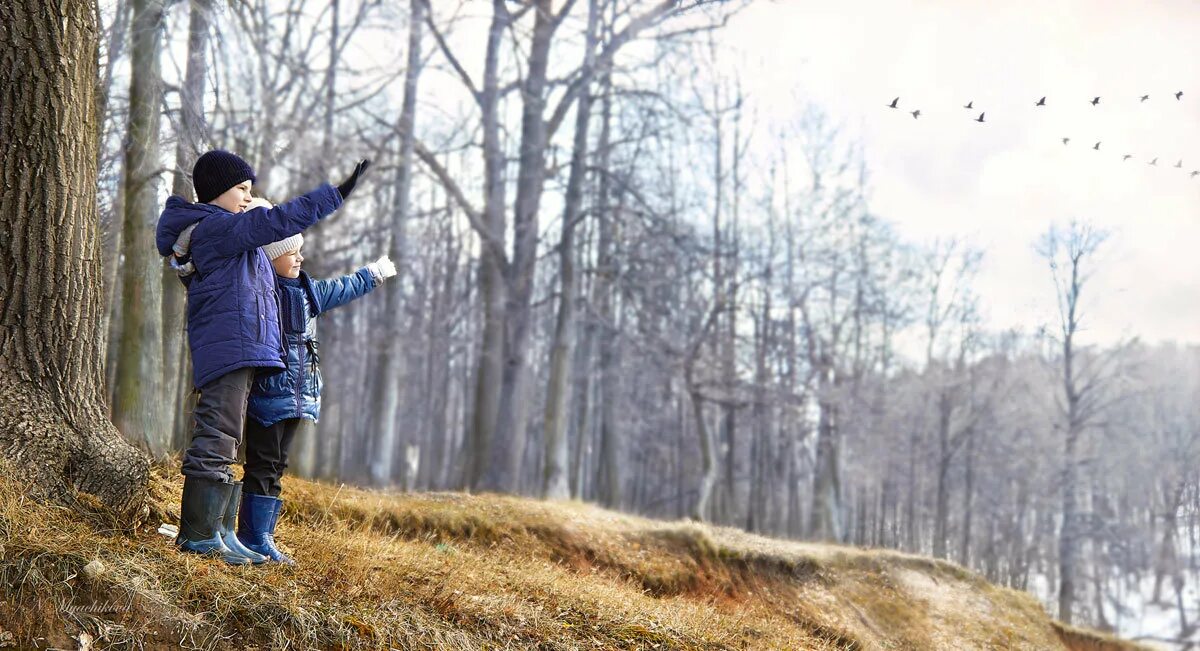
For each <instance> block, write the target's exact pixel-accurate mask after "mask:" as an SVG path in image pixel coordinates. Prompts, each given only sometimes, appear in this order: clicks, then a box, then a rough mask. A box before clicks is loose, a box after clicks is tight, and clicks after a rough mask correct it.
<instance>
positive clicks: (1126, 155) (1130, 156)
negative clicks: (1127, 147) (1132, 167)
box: [1121, 154, 1133, 163]
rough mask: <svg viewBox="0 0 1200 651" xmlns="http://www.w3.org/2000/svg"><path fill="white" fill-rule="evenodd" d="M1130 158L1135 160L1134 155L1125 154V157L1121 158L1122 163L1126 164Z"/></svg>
mask: <svg viewBox="0 0 1200 651" xmlns="http://www.w3.org/2000/svg"><path fill="white" fill-rule="evenodd" d="M1130 158H1133V154H1125V155H1124V156H1122V157H1121V162H1122V163H1124V162H1125V161H1127V160H1129V159H1130Z"/></svg>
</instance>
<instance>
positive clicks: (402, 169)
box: [368, 0, 425, 486]
mask: <svg viewBox="0 0 1200 651" xmlns="http://www.w3.org/2000/svg"><path fill="white" fill-rule="evenodd" d="M424 14H425V2H424V0H410V2H409V21H408V67H407V68H406V69H405V71H404V99H403V102H402V105H401V109H400V161H399V170H398V171H397V176H398V179H397V180H398V183H397V188H396V200H395V201H396V204H395V206H394V207H393V213H392V214H393V221H392V231H393V233H392V238H391V246H390V247H389V251H388V254H389V255H390V256H391V258H392V259H393V260H394V261H395V263H396V268H397V270H398V271H400V272H402V271H403V269H404V261H405V248H406V244H405V242H406V233H405V229H406V228H407V222H408V213H409V201H410V195H411V194H412V170H413V134H414V129H415V128H416V116H417V81H418V79H419V78H420V75H421V26H422V24H423V23H424V20H425V16H424ZM401 278H402V277H401V276H400V275H397V276H396V277H395V278H392V279H390V280H389V281H388V282H387V284H386V285H384V288H383V290H384V293H385V299H384V303H385V306H386V307H385V309H384V315H385V318H386V319H387V321H386V323H387V328H386V330H385V334H384V340H383V342H382V344H383V345H382V347H381V348H382V350H381V351H380V353H379V359H378V364H379V366H378V368H379V373H380V375H382V377H378V378H376V380H375V382H374V383H373V384H374V388H375V400H373V401H372V403H373V406H374V414H372V416H373V417H372V420H371V423H372V424H371V427H370V428H369V429H368V432H369V436H372V437H373V438H374V439H375V440H376V441H377V446H376V450H375V454H373V455H372V457H371V458H372V463H371V482H372V483H373V484H375V485H376V486H385V485H387V483H388V482H389V481H391V478H392V467H391V459H392V455H391V454H390V452H391V451H392V450H393V449H394V448H395V447H396V445H397V441H398V440H399V438H400V432H399V421H398V416H399V410H400V393H401V391H402V387H401V386H400V379H401V377H402V375H403V373H404V351H403V350H402V348H401V342H402V341H403V336H404V321H403V319H402V317H401V315H402V314H403V312H402V308H403V303H404V296H403V293H404V285H403V283H402V282H401Z"/></svg>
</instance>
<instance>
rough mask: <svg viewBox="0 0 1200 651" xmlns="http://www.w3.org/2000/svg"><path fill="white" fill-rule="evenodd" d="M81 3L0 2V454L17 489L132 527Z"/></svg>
mask: <svg viewBox="0 0 1200 651" xmlns="http://www.w3.org/2000/svg"><path fill="white" fill-rule="evenodd" d="M95 21H96V17H95V13H94V12H93V7H92V5H91V4H90V3H88V2H83V1H81V0H64V1H63V2H61V3H59V5H58V7H57V9H56V10H55V11H46V7H45V6H44V3H42V2H35V1H32V0H19V1H17V2H4V3H0V25H4V26H5V27H4V30H6V33H7V34H8V37H7V38H4V39H0V69H3V70H6V71H8V73H7V74H9V75H10V82H9V83H7V84H4V86H3V88H0V141H2V142H6V143H18V142H19V143H21V146H20V147H5V148H4V151H3V154H2V156H3V166H2V168H0V185H3V187H6V188H10V189H12V191H11V192H5V193H3V194H0V214H3V215H5V220H6V227H5V228H3V229H0V457H3V458H4V459H6V460H7V462H8V463H9V464H11V465H12V466H13V467H14V470H15V471H16V472H15V473H14V474H12V475H10V476H11V477H19V478H20V480H21V481H23V482H25V483H26V484H27V486H28V489H29V492H30V494H32V495H35V496H37V497H39V498H44V499H50V500H53V501H56V502H59V503H63V504H68V505H72V506H75V507H78V508H84V507H87V506H90V505H91V503H92V502H93V500H91V499H88V498H83V497H82V494H85V493H86V494H90V495H92V496H94V498H95V499H98V500H99V502H100V503H101V504H103V505H104V506H105V507H107V508H108V509H110V510H111V511H112V512H113V513H115V514H117V515H118V516H120V517H122V518H123V521H125V522H131V521H132V522H136V521H139V520H140V519H141V517H144V515H143V514H144V513H145V506H144V505H145V496H146V481H147V478H148V473H149V460H148V459H147V458H146V457H145V455H143V454H141V453H140V452H139V451H138V450H137V449H135V448H134V447H132V446H131V445H129V443H127V442H126V441H125V440H124V439H122V437H121V435H120V433H119V432H118V431H117V429H116V428H115V427H113V425H112V423H111V422H109V420H108V419H107V418H106V417H105V416H104V388H103V381H104V380H103V377H104V376H103V368H102V366H101V364H102V363H103V359H104V351H103V341H104V336H103V333H102V331H101V320H102V316H101V311H102V309H103V308H102V305H101V297H102V289H101V283H100V274H99V273H98V272H99V270H98V269H96V264H97V261H99V260H100V248H99V224H98V220H97V214H96V152H97V148H98V138H99V132H98V130H97V127H96V120H97V117H98V115H97V90H96V73H97V57H98V50H97V39H98V27H97V25H96V22H95Z"/></svg>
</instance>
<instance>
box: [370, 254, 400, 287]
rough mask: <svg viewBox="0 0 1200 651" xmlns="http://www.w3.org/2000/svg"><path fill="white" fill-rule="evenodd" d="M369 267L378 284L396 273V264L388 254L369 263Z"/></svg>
mask: <svg viewBox="0 0 1200 651" xmlns="http://www.w3.org/2000/svg"><path fill="white" fill-rule="evenodd" d="M367 269H368V270H369V271H370V272H371V275H372V276H374V277H375V284H377V285H378V284H379V283H381V282H383V281H384V280H386V279H388V278H391V277H392V276H395V275H396V265H395V264H393V263H392V259H391V258H389V257H387V255H386V254H385V255H383V256H381V257H380V258H379V259H378V260H376V261H375V262H372V263H371V264H369V265H367Z"/></svg>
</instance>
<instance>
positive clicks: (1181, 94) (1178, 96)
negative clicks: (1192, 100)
mask: <svg viewBox="0 0 1200 651" xmlns="http://www.w3.org/2000/svg"><path fill="white" fill-rule="evenodd" d="M1180 97H1183V91H1182V90H1181V91H1179V92H1178V93H1175V99H1179V98H1180Z"/></svg>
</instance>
